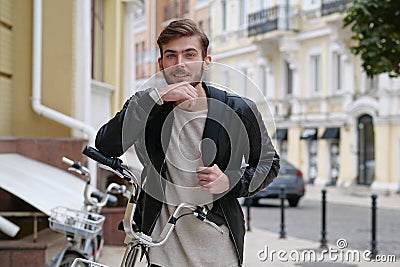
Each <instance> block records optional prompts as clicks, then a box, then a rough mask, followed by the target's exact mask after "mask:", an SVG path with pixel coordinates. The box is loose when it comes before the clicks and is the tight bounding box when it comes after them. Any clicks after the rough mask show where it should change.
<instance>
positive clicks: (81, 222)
mask: <svg viewBox="0 0 400 267" xmlns="http://www.w3.org/2000/svg"><path fill="white" fill-rule="evenodd" d="M104 219H105V217H104V216H103V215H100V214H97V213H92V212H87V211H83V210H73V209H69V208H66V207H56V208H54V209H52V210H51V216H50V217H49V226H50V228H51V229H52V230H54V231H56V232H60V233H66V234H74V235H78V236H82V237H91V236H94V235H96V234H98V233H99V232H100V231H101V228H102V226H103V223H104Z"/></svg>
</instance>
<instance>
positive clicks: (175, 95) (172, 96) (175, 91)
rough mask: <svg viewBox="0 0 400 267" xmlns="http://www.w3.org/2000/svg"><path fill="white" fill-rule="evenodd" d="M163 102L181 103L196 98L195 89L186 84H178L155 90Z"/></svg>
mask: <svg viewBox="0 0 400 267" xmlns="http://www.w3.org/2000/svg"><path fill="white" fill-rule="evenodd" d="M157 91H158V94H159V95H160V97H161V99H162V100H163V101H164V102H183V101H185V100H192V99H194V98H197V97H198V93H197V89H196V88H194V87H193V86H192V85H190V83H188V82H180V83H174V84H170V85H167V86H166V87H161V88H157Z"/></svg>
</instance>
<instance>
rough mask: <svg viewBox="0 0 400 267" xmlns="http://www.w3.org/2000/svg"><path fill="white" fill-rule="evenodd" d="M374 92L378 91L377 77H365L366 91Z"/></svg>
mask: <svg viewBox="0 0 400 267" xmlns="http://www.w3.org/2000/svg"><path fill="white" fill-rule="evenodd" d="M376 90H378V77H377V76H373V77H372V78H371V77H367V81H366V91H367V92H371V91H376Z"/></svg>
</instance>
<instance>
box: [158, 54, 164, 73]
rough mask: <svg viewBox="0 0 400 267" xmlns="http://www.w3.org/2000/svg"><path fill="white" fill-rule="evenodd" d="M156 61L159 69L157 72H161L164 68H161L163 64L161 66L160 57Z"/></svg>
mask: <svg viewBox="0 0 400 267" xmlns="http://www.w3.org/2000/svg"><path fill="white" fill-rule="evenodd" d="M157 61H158V68H159V70H163V69H164V67H163V64H162V59H161V57H159V58H158V59H157Z"/></svg>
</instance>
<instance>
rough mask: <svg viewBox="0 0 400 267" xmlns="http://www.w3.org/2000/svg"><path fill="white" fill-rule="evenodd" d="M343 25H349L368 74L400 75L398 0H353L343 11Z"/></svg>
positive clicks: (353, 49)
mask: <svg viewBox="0 0 400 267" xmlns="http://www.w3.org/2000/svg"><path fill="white" fill-rule="evenodd" d="M343 23H344V24H343V27H344V28H345V27H351V30H352V32H353V36H352V37H351V38H352V39H353V40H355V44H354V45H353V46H352V47H351V52H352V53H353V54H355V55H360V56H361V59H362V61H363V63H362V67H363V69H364V70H365V72H366V73H367V75H368V76H369V77H373V76H374V75H377V74H380V73H388V74H389V76H390V77H399V76H400V1H399V0H354V2H353V4H352V5H351V6H350V7H349V8H348V9H347V10H346V11H345V17H344V19H343Z"/></svg>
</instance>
